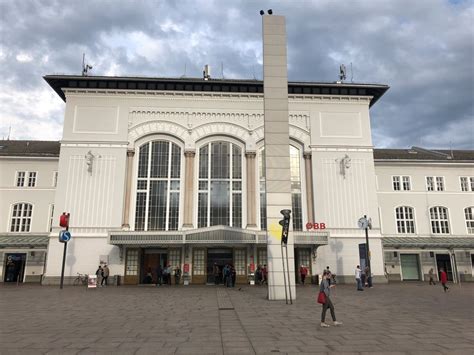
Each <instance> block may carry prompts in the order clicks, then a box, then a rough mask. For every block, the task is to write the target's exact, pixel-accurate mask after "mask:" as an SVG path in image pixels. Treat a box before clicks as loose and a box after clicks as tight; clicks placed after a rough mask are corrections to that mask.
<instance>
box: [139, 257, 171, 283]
mask: <svg viewBox="0 0 474 355" xmlns="http://www.w3.org/2000/svg"><path fill="white" fill-rule="evenodd" d="M158 265H161V268H162V269H164V268H165V267H166V266H167V265H168V254H167V252H166V251H163V252H154V253H148V252H147V251H146V250H145V257H144V258H143V267H142V272H141V279H140V282H141V283H143V281H144V279H145V276H146V274H147V273H148V272H149V271H150V272H151V274H152V275H153V282H154V283H156V282H157V281H158V280H157V278H156V269H158Z"/></svg>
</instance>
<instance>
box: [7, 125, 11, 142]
mask: <svg viewBox="0 0 474 355" xmlns="http://www.w3.org/2000/svg"><path fill="white" fill-rule="evenodd" d="M11 133H12V126H10V127H8V136H7V141H9V140H10V134H11Z"/></svg>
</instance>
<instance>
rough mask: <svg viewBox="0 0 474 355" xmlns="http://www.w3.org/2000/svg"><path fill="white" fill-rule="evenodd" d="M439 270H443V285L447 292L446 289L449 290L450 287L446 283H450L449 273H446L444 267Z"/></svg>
mask: <svg viewBox="0 0 474 355" xmlns="http://www.w3.org/2000/svg"><path fill="white" fill-rule="evenodd" d="M439 271H440V272H441V277H440V279H441V285H443V290H444V292H446V290H449V287H448V286H446V284H447V283H448V274H447V273H446V271H444V269H439Z"/></svg>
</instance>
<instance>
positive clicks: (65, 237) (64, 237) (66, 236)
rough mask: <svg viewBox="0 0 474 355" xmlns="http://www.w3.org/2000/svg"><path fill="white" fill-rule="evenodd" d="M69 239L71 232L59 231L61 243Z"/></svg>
mask: <svg viewBox="0 0 474 355" xmlns="http://www.w3.org/2000/svg"><path fill="white" fill-rule="evenodd" d="M70 240H71V232H69V231H61V232H59V241H60V242H61V243H67V242H69V241H70Z"/></svg>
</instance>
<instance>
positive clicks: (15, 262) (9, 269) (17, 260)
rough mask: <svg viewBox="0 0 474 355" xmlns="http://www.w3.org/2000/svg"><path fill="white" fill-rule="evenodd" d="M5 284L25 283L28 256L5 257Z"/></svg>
mask: <svg viewBox="0 0 474 355" xmlns="http://www.w3.org/2000/svg"><path fill="white" fill-rule="evenodd" d="M5 256H6V257H5V272H4V275H5V276H4V279H3V281H5V282H17V281H18V282H23V275H24V274H25V264H26V254H6V255H5Z"/></svg>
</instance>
